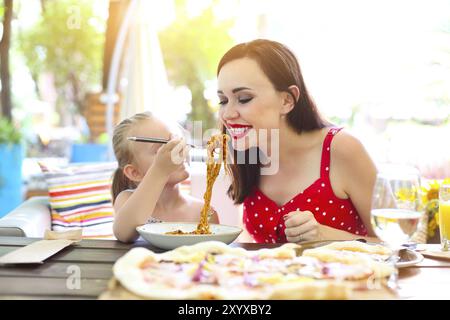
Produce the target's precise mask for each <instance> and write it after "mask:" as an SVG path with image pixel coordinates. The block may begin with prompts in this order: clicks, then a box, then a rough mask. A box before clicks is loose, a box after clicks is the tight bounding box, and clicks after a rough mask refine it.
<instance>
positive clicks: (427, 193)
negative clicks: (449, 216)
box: [421, 179, 450, 238]
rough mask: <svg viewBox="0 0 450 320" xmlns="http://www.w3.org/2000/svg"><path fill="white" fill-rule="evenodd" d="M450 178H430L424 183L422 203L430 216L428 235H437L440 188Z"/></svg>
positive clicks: (449, 181)
mask: <svg viewBox="0 0 450 320" xmlns="http://www.w3.org/2000/svg"><path fill="white" fill-rule="evenodd" d="M449 183H450V179H444V180H443V181H441V182H439V181H438V180H429V181H426V182H425V183H424V184H423V185H422V188H421V189H422V205H423V207H424V208H425V213H426V214H427V216H428V230H427V233H428V237H429V238H431V237H433V236H434V235H435V233H436V229H437V228H438V227H439V188H440V186H441V185H443V184H449Z"/></svg>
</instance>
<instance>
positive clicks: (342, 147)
mask: <svg viewBox="0 0 450 320" xmlns="http://www.w3.org/2000/svg"><path fill="white" fill-rule="evenodd" d="M364 153H365V148H364V145H363V144H362V142H361V141H360V140H359V139H358V138H356V137H355V136H354V135H352V134H351V133H349V132H348V131H347V130H345V129H342V130H340V131H339V132H338V133H337V134H336V135H335V136H334V137H333V140H332V141H331V157H332V158H333V159H334V160H337V161H343V162H345V163H349V162H350V163H351V162H352V160H354V159H355V158H358V156H359V155H362V154H364Z"/></svg>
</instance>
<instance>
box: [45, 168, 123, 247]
mask: <svg viewBox="0 0 450 320" xmlns="http://www.w3.org/2000/svg"><path fill="white" fill-rule="evenodd" d="M39 165H40V166H41V169H42V171H43V172H44V174H45V178H46V181H47V185H48V190H49V196H50V207H51V209H52V229H53V230H55V231H65V230H68V229H73V228H81V229H82V231H83V233H82V234H83V238H98V239H114V236H113V232H112V224H113V220H114V211H113V207H112V202H111V179H112V174H113V172H114V170H115V169H116V167H117V163H116V162H111V163H95V164H81V165H71V166H69V167H66V168H49V167H48V166H45V164H43V163H39Z"/></svg>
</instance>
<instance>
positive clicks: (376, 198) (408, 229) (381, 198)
mask: <svg viewBox="0 0 450 320" xmlns="http://www.w3.org/2000/svg"><path fill="white" fill-rule="evenodd" d="M422 214H423V213H422V212H420V174H419V171H418V170H417V169H415V168H413V167H409V166H400V165H384V166H382V167H380V170H379V171H378V173H377V177H376V182H375V187H374V191H373V195H372V209H371V223H372V227H373V229H374V231H375V234H376V235H377V236H378V238H380V239H381V240H382V241H383V242H384V243H385V244H386V245H387V246H389V248H390V249H391V250H392V256H391V257H390V259H389V261H390V262H391V263H392V265H393V267H394V268H395V265H396V263H397V261H398V259H399V257H398V253H399V250H400V249H401V248H402V246H403V245H404V244H406V243H407V242H408V241H409V240H410V238H411V236H412V235H413V234H414V233H415V232H416V231H417V228H418V226H419V222H420V220H421V219H422ZM397 279H398V271H397V269H396V272H395V273H394V274H393V275H392V277H391V278H390V279H389V282H388V285H389V287H391V288H395V289H397V288H398V283H397Z"/></svg>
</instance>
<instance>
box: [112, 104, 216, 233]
mask: <svg viewBox="0 0 450 320" xmlns="http://www.w3.org/2000/svg"><path fill="white" fill-rule="evenodd" d="M131 136H141V137H153V138H162V139H170V141H169V142H168V143H167V144H159V143H146V142H135V141H129V140H127V138H128V137H131ZM113 147H114V153H115V156H116V158H117V161H118V164H119V166H118V168H117V170H116V172H115V173H114V178H113V184H112V197H113V204H114V211H115V217H114V226H113V230H114V235H115V236H116V238H117V239H118V240H120V241H123V242H132V241H134V240H136V239H137V238H138V237H139V234H138V233H137V231H136V227H137V226H139V225H143V224H145V223H147V222H157V221H172V222H176V221H184V222H195V223H197V222H198V221H199V219H200V211H201V209H202V207H203V201H201V200H199V199H196V198H193V197H191V196H187V195H183V194H181V192H180V188H179V183H180V182H182V181H184V180H186V179H187V178H188V177H189V174H188V172H187V171H186V167H185V164H184V161H183V159H185V158H186V156H187V153H188V151H189V150H188V147H187V145H186V143H185V142H184V141H183V140H182V139H181V138H176V137H175V135H174V133H173V132H171V129H170V128H169V126H167V125H166V124H165V123H164V122H162V121H161V120H158V119H157V118H155V117H154V116H152V115H151V114H150V113H139V114H136V115H134V116H132V117H131V118H129V119H125V120H123V121H122V122H121V123H119V124H118V125H117V126H116V128H115V129H114V135H113ZM180 159H181V161H180ZM212 211H213V210H212ZM210 222H211V223H218V222H219V220H218V216H217V213H216V212H215V211H213V213H212V215H211V217H210Z"/></svg>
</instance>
